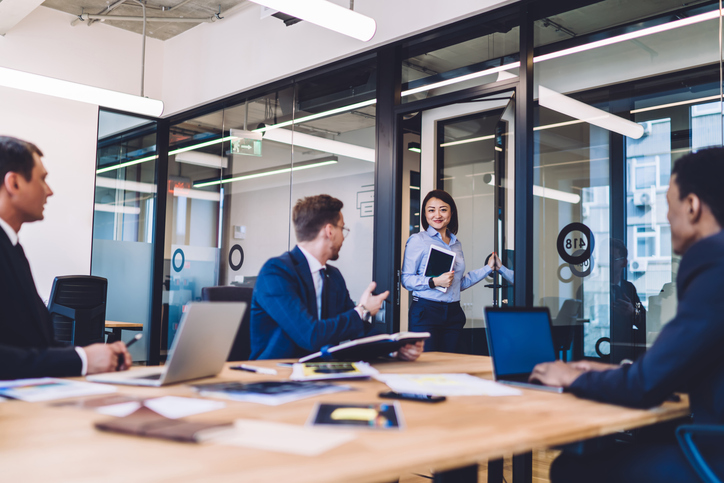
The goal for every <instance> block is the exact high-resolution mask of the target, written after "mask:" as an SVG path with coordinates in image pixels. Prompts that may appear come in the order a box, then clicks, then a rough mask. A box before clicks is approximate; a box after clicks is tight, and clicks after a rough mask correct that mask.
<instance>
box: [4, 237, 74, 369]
mask: <svg viewBox="0 0 724 483" xmlns="http://www.w3.org/2000/svg"><path fill="white" fill-rule="evenodd" d="M81 368H82V363H81V360H80V356H78V353H77V352H76V351H75V349H74V348H73V347H70V346H66V345H64V344H62V343H60V342H57V341H56V340H55V336H54V334H53V325H52V323H51V321H50V314H49V313H48V309H47V308H46V307H45V304H43V301H42V300H41V299H40V296H39V295H38V292H37V290H36V288H35V283H34V282H33V276H32V273H31V272H30V266H29V265H28V261H27V259H26V258H25V255H24V253H23V252H22V248H19V247H14V246H13V245H12V243H11V242H10V239H9V238H8V236H7V234H6V233H5V230H3V229H2V228H0V379H18V378H25V377H63V376H79V375H80V373H81Z"/></svg>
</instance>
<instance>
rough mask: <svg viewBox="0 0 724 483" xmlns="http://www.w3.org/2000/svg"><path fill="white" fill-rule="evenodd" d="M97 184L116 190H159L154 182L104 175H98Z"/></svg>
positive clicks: (148, 191) (151, 191)
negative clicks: (106, 176)
mask: <svg viewBox="0 0 724 483" xmlns="http://www.w3.org/2000/svg"><path fill="white" fill-rule="evenodd" d="M96 186H97V187H100V188H110V189H115V190H124V191H135V192H137V193H156V191H158V189H157V188H156V185H155V184H153V183H142V182H140V181H130V180H125V179H116V178H105V177H103V176H96Z"/></svg>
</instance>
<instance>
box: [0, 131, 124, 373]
mask: <svg viewBox="0 0 724 483" xmlns="http://www.w3.org/2000/svg"><path fill="white" fill-rule="evenodd" d="M42 155H43V153H41V152H40V150H39V149H38V148H37V147H36V146H35V145H33V144H31V143H27V142H24V141H21V140H20V139H16V138H12V137H7V136H0V183H1V184H0V307H1V308H2V309H0V379H18V378H26V377H48V376H50V377H64V376H81V375H86V374H93V373H98V372H110V371H115V370H117V368H120V369H127V368H128V367H130V365H131V356H130V355H129V353H128V350H127V349H126V346H125V344H123V343H122V342H116V343H114V344H108V345H106V344H92V345H89V346H87V347H84V348H81V347H68V346H64V345H63V344H62V343H61V342H58V341H56V340H55V337H54V335H53V324H52V323H51V321H50V314H49V313H48V309H47V308H46V307H45V304H43V301H42V300H41V299H40V296H39V295H38V292H37V290H36V288H35V282H34V281H33V275H32V273H31V272H30V265H29V264H28V260H27V258H25V253H24V252H23V248H22V247H21V246H20V244H19V243H18V232H19V231H20V227H21V226H22V225H23V223H30V222H33V221H38V220H42V219H43V210H44V208H45V202H46V200H47V199H48V197H49V196H51V195H52V194H53V191H52V190H51V189H50V187H49V186H48V184H47V183H46V181H45V177H46V176H47V174H48V173H47V171H46V170H45V167H44V166H43V163H42V161H41V159H40V158H41V156H42Z"/></svg>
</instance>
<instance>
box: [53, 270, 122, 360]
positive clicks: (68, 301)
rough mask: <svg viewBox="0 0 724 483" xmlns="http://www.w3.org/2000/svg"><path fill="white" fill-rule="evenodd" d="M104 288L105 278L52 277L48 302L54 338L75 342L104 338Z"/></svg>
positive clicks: (106, 290) (106, 282)
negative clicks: (51, 287)
mask: <svg viewBox="0 0 724 483" xmlns="http://www.w3.org/2000/svg"><path fill="white" fill-rule="evenodd" d="M107 292H108V280H106V279H105V278H101V277H93V276H89V275H71V276H65V277H55V280H53V289H52V290H51V292H50V302H49V303H48V311H49V312H50V317H51V320H52V322H53V329H54V332H55V338H56V339H57V340H60V341H65V342H69V343H71V344H72V345H77V346H86V345H88V344H94V343H96V342H103V339H104V336H105V325H106V293H107Z"/></svg>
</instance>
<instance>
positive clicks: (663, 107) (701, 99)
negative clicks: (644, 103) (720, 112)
mask: <svg viewBox="0 0 724 483" xmlns="http://www.w3.org/2000/svg"><path fill="white" fill-rule="evenodd" d="M719 99H721V96H709V97H700V98H699V99H691V100H690V101H680V102H672V103H669V104H660V105H658V106H651V107H642V108H641V109H634V110H633V111H631V114H637V113H639V112H647V111H655V110H656V109H665V108H667V107H676V106H684V105H686V104H696V103H697V102H706V101H716V100H719Z"/></svg>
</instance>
